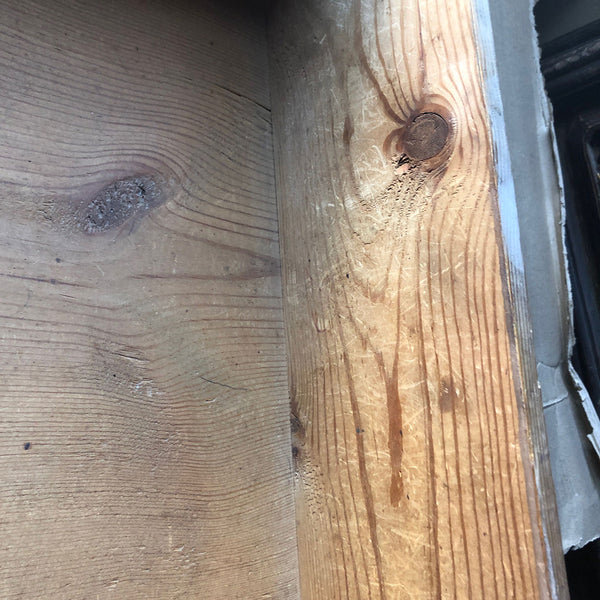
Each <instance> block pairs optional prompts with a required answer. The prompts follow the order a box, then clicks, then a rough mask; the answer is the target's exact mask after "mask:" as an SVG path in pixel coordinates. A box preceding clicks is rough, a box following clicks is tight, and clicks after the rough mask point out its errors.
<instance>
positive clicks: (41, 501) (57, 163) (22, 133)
mask: <svg viewBox="0 0 600 600" xmlns="http://www.w3.org/2000/svg"><path fill="white" fill-rule="evenodd" d="M1 13H2V17H1V19H0V90H1V91H0V116H1V118H0V289H1V294H0V381H1V383H2V386H1V388H0V471H1V472H2V477H0V598H2V599H3V600H16V599H21V598H39V599H42V598H44V599H48V600H68V599H74V600H75V599H76V600H81V599H83V598H88V599H90V600H91V599H92V598H93V599H108V598H121V599H125V598H126V599H128V600H132V599H137V598H139V599H144V600H146V599H160V600H165V599H176V598H181V599H183V598H185V599H190V598H206V599H227V600H230V599H234V598H238V599H244V600H246V599H260V598H277V599H285V598H297V597H298V584H297V567H296V540H295V524H294V513H293V497H292V479H291V454H290V437H289V436H290V434H289V410H288V402H289V400H288V393H287V392H288V390H287V374H286V362H285V354H284V344H283V339H284V338H283V322H282V305H281V289H280V274H279V250H278V226H277V214H276V205H275V189H274V172H273V154H272V153H273V149H272V135H271V116H270V108H269V90H268V80H267V55H266V38H265V30H264V19H263V17H262V16H261V15H260V14H255V11H254V10H252V9H249V8H248V9H247V8H245V7H244V6H243V4H242V3H225V5H222V3H219V2H212V1H208V2H201V3H193V2H185V1H181V2H167V1H161V0H152V1H148V2H146V1H144V2H141V1H137V0H124V1H118V2H117V1H102V2H92V1H88V0H80V1H68V0H53V1H52V2H44V1H43V0H34V1H31V0H23V1H18V2H17V1H12V0H10V1H4V2H2V3H1Z"/></svg>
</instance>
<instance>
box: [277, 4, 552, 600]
mask: <svg viewBox="0 0 600 600" xmlns="http://www.w3.org/2000/svg"><path fill="white" fill-rule="evenodd" d="M475 21H476V18H475V15H474V13H473V3H472V2H471V0H455V1H453V2H444V1H440V0H385V1H383V2H366V1H361V0H356V1H350V0H340V1H339V2H326V1H324V0H309V1H303V2H300V1H293V0H289V1H283V2H281V3H280V4H279V5H278V7H277V8H276V10H275V13H274V14H273V15H272V18H271V20H270V36H271V38H270V42H271V47H270V48H271V66H272V72H271V81H272V99H273V111H274V113H273V114H274V117H273V119H274V133H275V140H276V144H275V149H276V159H277V174H278V179H277V185H278V201H279V207H280V235H281V241H282V266H283V277H284V280H283V283H284V311H285V321H286V326H287V331H288V340H289V348H288V352H289V360H290V377H291V396H292V409H293V432H294V433H293V438H294V444H295V450H294V454H295V483H296V489H295V494H296V503H297V507H296V513H297V522H298V548H299V561H300V582H301V590H302V598H307V599H308V598H310V599H325V598H326V599H328V600H333V599H344V600H345V599H358V598H363V599H364V598H372V599H400V598H411V599H417V598H468V599H478V598H498V599H504V598H548V597H550V595H551V593H552V592H551V586H552V583H551V575H550V569H549V566H548V559H547V556H546V550H545V549H544V539H543V535H542V528H541V524H540V523H541V522H540V513H539V509H538V503H537V502H538V501H537V498H538V496H537V493H538V491H537V490H536V488H535V479H534V469H533V461H532V456H531V450H530V440H529V434H528V427H529V425H528V421H527V415H526V413H525V410H524V408H523V406H524V404H523V403H524V398H523V395H522V379H521V378H522V375H521V364H520V362H519V355H518V352H517V350H516V348H517V346H516V345H515V343H514V330H513V320H512V310H513V308H512V302H513V300H512V299H511V297H510V296H509V294H508V290H509V289H511V288H510V282H509V280H508V279H507V271H506V266H505V256H504V254H503V241H502V234H501V231H500V224H499V217H498V193H497V189H496V177H497V175H496V171H495V165H494V159H493V151H492V139H491V135H492V134H491V126H490V121H489V116H488V108H487V106H486V101H485V90H484V85H485V84H484V80H483V77H482V68H483V65H482V63H481V61H480V59H479V58H478V56H477V43H476V41H475V40H476V33H475V31H474V29H473V27H474V26H473V23H474V22H475ZM490 64H492V63H490ZM421 113H435V114H437V115H439V116H440V117H442V118H443V119H444V120H445V122H446V123H447V124H448V126H449V138H448V141H447V143H446V145H445V146H444V147H443V148H442V150H441V151H440V144H439V141H435V140H434V139H433V137H432V136H433V134H432V133H431V131H433V129H435V128H436V127H437V125H435V123H433V122H432V124H431V129H430V132H429V133H426V134H425V138H424V140H425V142H427V140H428V139H429V142H428V143H429V144H430V148H429V150H431V151H428V149H427V148H419V147H418V143H417V142H415V139H414V133H413V132H412V131H411V128H414V127H416V125H414V124H413V123H414V119H415V117H416V116H417V115H419V114H421ZM435 119H437V117H436V118H435ZM427 136H430V137H429V138H427ZM434 141H435V143H434ZM425 145H427V144H425ZM519 314H520V315H521V314H522V312H521V313H519ZM520 347H521V348H522V347H524V346H520ZM521 358H522V357H521ZM526 360H529V357H526ZM538 425H539V423H538V424H536V427H537V426H538Z"/></svg>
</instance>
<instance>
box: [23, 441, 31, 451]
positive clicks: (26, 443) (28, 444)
mask: <svg viewBox="0 0 600 600" xmlns="http://www.w3.org/2000/svg"><path fill="white" fill-rule="evenodd" d="M30 448H31V442H25V443H24V444H23V450H29V449H30Z"/></svg>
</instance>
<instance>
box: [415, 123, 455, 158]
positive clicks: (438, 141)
mask: <svg viewBox="0 0 600 600" xmlns="http://www.w3.org/2000/svg"><path fill="white" fill-rule="evenodd" d="M448 134H449V128H448V123H446V120H445V119H444V118H443V117H442V116H440V115H438V114H437V113H434V112H426V113H421V114H419V115H417V116H416V117H415V118H414V119H413V120H412V121H411V122H410V123H409V124H408V126H407V129H406V132H405V134H404V150H405V152H406V154H407V155H408V156H409V157H410V158H411V159H413V160H427V159H429V158H433V157H434V156H436V155H437V154H439V153H440V152H441V151H442V150H443V149H444V146H445V145H446V141H447V140H448Z"/></svg>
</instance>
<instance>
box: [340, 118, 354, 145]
mask: <svg viewBox="0 0 600 600" xmlns="http://www.w3.org/2000/svg"><path fill="white" fill-rule="evenodd" d="M353 135H354V126H353V125H352V119H351V118H350V116H349V115H346V118H345V119H344V133H343V134H342V139H343V140H344V146H346V148H347V147H348V146H349V145H350V140H351V139H352V136H353Z"/></svg>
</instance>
